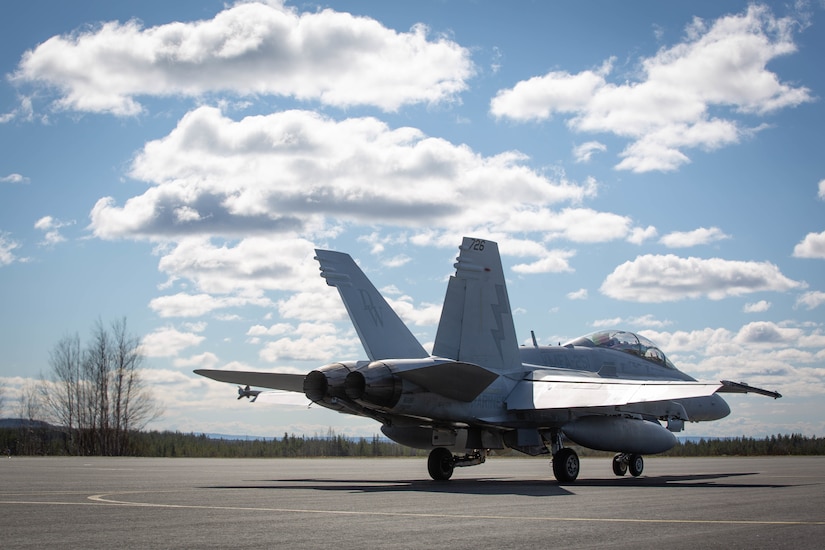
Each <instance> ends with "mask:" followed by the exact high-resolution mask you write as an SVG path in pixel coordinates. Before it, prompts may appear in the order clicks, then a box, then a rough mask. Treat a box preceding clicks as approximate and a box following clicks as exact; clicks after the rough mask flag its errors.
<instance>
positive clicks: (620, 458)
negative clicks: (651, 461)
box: [613, 453, 645, 477]
mask: <svg viewBox="0 0 825 550" xmlns="http://www.w3.org/2000/svg"><path fill="white" fill-rule="evenodd" d="M644 469H645V459H644V458H642V455H637V454H629V453H618V454H617V455H616V456H614V457H613V473H614V474H616V475H617V476H619V477H621V476H623V475H625V474H626V473H627V471H628V470H630V475H632V476H633V477H639V476H640V475H642V471H643V470H644Z"/></svg>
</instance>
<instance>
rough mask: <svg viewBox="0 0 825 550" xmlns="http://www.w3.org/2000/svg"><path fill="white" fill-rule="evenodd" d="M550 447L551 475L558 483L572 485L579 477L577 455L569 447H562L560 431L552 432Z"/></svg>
mask: <svg viewBox="0 0 825 550" xmlns="http://www.w3.org/2000/svg"><path fill="white" fill-rule="evenodd" d="M550 445H551V451H552V453H553V475H554V476H556V479H557V480H558V482H559V483H572V482H574V481H576V478H577V477H579V468H580V466H581V464H580V462H579V455H578V454H576V451H574V450H573V449H571V448H569V447H564V446H563V443H562V440H561V430H553V431H552V432H551V434H550Z"/></svg>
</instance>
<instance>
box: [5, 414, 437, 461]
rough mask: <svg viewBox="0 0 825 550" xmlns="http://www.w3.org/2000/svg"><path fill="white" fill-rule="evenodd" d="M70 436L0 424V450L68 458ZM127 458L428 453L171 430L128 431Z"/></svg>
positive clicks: (382, 444)
mask: <svg viewBox="0 0 825 550" xmlns="http://www.w3.org/2000/svg"><path fill="white" fill-rule="evenodd" d="M68 437H69V434H67V433H66V432H65V431H63V430H60V429H57V428H55V427H53V426H50V425H48V424H45V423H42V422H40V423H36V424H28V425H24V424H23V423H21V425H20V426H19V427H17V428H0V448H2V449H8V451H9V452H10V453H11V454H13V455H33V456H68V455H72V454H76V453H69V452H67V438H68ZM123 451H124V452H122V453H121V455H123V456H141V457H168V458H176V457H189V458H303V457H346V456H351V457H402V456H406V457H409V456H426V454H427V453H426V451H422V450H418V449H412V448H410V447H405V446H404V445H400V444H398V443H395V442H393V441H389V440H388V439H385V438H383V437H379V436H378V435H373V436H372V437H358V438H351V437H345V436H342V435H339V434H336V433H335V432H334V431H333V430H331V429H330V430H329V431H328V432H327V435H326V436H317V435H316V436H312V437H307V436H296V435H294V434H292V435H289V434H284V436H283V438H281V439H278V438H256V439H228V438H214V437H209V436H207V435H205V434H193V433H189V434H186V433H181V432H171V431H136V432H133V433H131V434H130V436H129V438H128V446H127V448H125V449H123Z"/></svg>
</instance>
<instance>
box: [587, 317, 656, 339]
mask: <svg viewBox="0 0 825 550" xmlns="http://www.w3.org/2000/svg"><path fill="white" fill-rule="evenodd" d="M669 324H671V323H670V321H660V320H658V319H656V318H655V317H654V316H653V315H649V314H648V315H643V316H641V317H630V318H628V319H625V318H623V317H613V318H612V319H598V320H596V321H593V323H592V325H593V328H599V329H601V328H624V329H626V330H633V331H635V332H639V333H640V334H641V333H642V332H644V330H645V329H647V330H649V329H650V327H656V328H661V327H666V326H668V325H669Z"/></svg>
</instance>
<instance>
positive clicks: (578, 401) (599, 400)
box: [507, 371, 722, 410]
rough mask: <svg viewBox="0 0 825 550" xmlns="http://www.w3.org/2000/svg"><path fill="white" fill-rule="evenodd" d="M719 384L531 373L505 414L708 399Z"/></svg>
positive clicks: (508, 401)
mask: <svg viewBox="0 0 825 550" xmlns="http://www.w3.org/2000/svg"><path fill="white" fill-rule="evenodd" d="M721 387H722V384H721V383H719V384H706V383H702V382H690V381H682V380H626V379H622V378H592V377H589V376H569V375H566V376H565V375H558V374H555V373H541V372H540V371H537V372H534V373H532V375H531V376H530V378H527V379H525V380H522V381H521V382H519V383H518V384H516V387H515V388H514V389H513V391H512V393H511V394H510V396H509V397H508V398H507V408H508V409H509V410H535V409H567V408H570V409H582V408H588V407H618V406H623V405H630V404H634V403H649V402H656V401H673V400H679V399H688V398H691V397H704V396H708V395H712V394H713V393H715V392H716V391H717V390H718V389H719V388H721Z"/></svg>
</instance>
